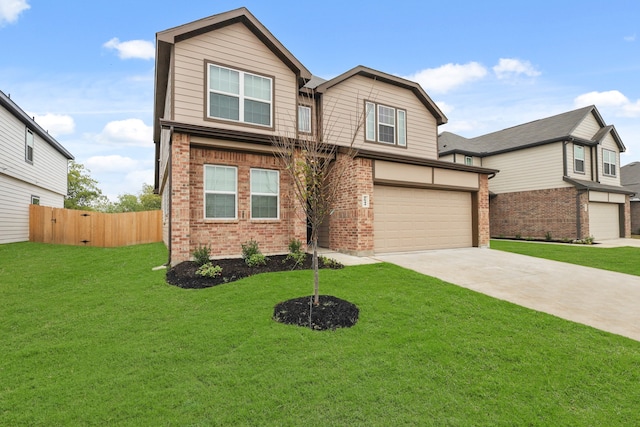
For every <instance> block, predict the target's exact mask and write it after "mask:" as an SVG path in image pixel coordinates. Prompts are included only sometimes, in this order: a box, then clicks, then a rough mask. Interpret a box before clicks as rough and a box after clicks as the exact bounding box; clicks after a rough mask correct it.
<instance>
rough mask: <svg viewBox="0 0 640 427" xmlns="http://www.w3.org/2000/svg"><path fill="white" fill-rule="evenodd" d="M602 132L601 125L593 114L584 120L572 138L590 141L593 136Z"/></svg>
mask: <svg viewBox="0 0 640 427" xmlns="http://www.w3.org/2000/svg"><path fill="white" fill-rule="evenodd" d="M599 130H600V124H599V123H598V121H597V120H596V118H595V116H594V115H593V114H589V115H588V116H586V117H585V118H584V120H583V121H582V122H581V123H580V124H579V125H578V126H577V127H576V128H575V130H574V131H573V132H571V136H575V137H577V138H582V139H587V140H590V139H591V138H593V135H595V134H596V132H598V131H599Z"/></svg>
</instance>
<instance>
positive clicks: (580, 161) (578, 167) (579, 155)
mask: <svg viewBox="0 0 640 427" xmlns="http://www.w3.org/2000/svg"><path fill="white" fill-rule="evenodd" d="M573 171H574V172H579V173H584V147H583V146H582V145H576V144H574V145H573Z"/></svg>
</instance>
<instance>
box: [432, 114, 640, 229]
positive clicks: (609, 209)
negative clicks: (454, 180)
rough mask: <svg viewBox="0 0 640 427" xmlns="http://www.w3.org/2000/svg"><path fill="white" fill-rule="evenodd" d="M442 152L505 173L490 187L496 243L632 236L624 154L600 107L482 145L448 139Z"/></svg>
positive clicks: (495, 136)
mask: <svg viewBox="0 0 640 427" xmlns="http://www.w3.org/2000/svg"><path fill="white" fill-rule="evenodd" d="M438 144H439V153H440V159H441V160H446V161H451V162H455V163H463V164H467V165H478V166H483V167H488V168H496V169H500V173H499V174H498V175H497V176H496V177H495V178H493V179H492V180H491V181H490V183H489V189H490V192H491V197H490V216H491V235H492V236H494V237H518V236H519V237H523V238H524V237H534V238H552V239H583V238H586V237H589V236H592V237H593V238H594V239H595V240H603V239H611V238H619V237H629V235H630V214H629V195H630V194H631V193H632V192H631V191H629V190H628V189H626V188H624V187H623V186H622V185H621V184H620V170H619V169H620V168H619V165H620V153H621V152H624V150H625V147H624V144H623V143H622V140H621V139H620V136H619V135H618V133H617V132H616V129H615V128H614V127H613V126H611V125H607V124H606V123H605V121H604V120H603V119H602V117H601V115H600V113H599V112H598V109H597V108H596V107H595V106H589V107H584V108H580V109H577V110H573V111H569V112H566V113H562V114H558V115H556V116H552V117H548V118H545V119H541V120H536V121H533V122H530V123H525V124H522V125H518V126H514V127H511V128H508V129H504V130H501V131H498V132H493V133H490V134H487V135H482V136H478V137H475V138H469V139H468V138H464V137H462V136H459V135H456V134H453V133H450V132H443V133H442V134H441V135H440V136H439V139H438Z"/></svg>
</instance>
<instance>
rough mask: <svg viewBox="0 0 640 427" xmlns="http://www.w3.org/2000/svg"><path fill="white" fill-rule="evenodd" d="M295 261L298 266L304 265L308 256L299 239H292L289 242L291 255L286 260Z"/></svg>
mask: <svg viewBox="0 0 640 427" xmlns="http://www.w3.org/2000/svg"><path fill="white" fill-rule="evenodd" d="M289 259H291V260H293V261H294V262H295V263H296V264H302V263H303V262H304V261H305V260H306V259H307V254H306V253H305V252H303V251H302V242H301V241H300V240H298V239H291V241H290V242H289V254H288V255H287V258H286V259H285V261H286V260H289Z"/></svg>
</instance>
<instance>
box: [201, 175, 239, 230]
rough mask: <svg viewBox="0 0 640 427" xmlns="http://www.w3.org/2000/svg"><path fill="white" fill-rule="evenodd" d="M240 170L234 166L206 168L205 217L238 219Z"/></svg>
mask: <svg viewBox="0 0 640 427" xmlns="http://www.w3.org/2000/svg"><path fill="white" fill-rule="evenodd" d="M237 206H238V169H237V168H236V167H234V166H215V165H205V166H204V217H205V218H206V219H236V218H237V217H238V209H237Z"/></svg>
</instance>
